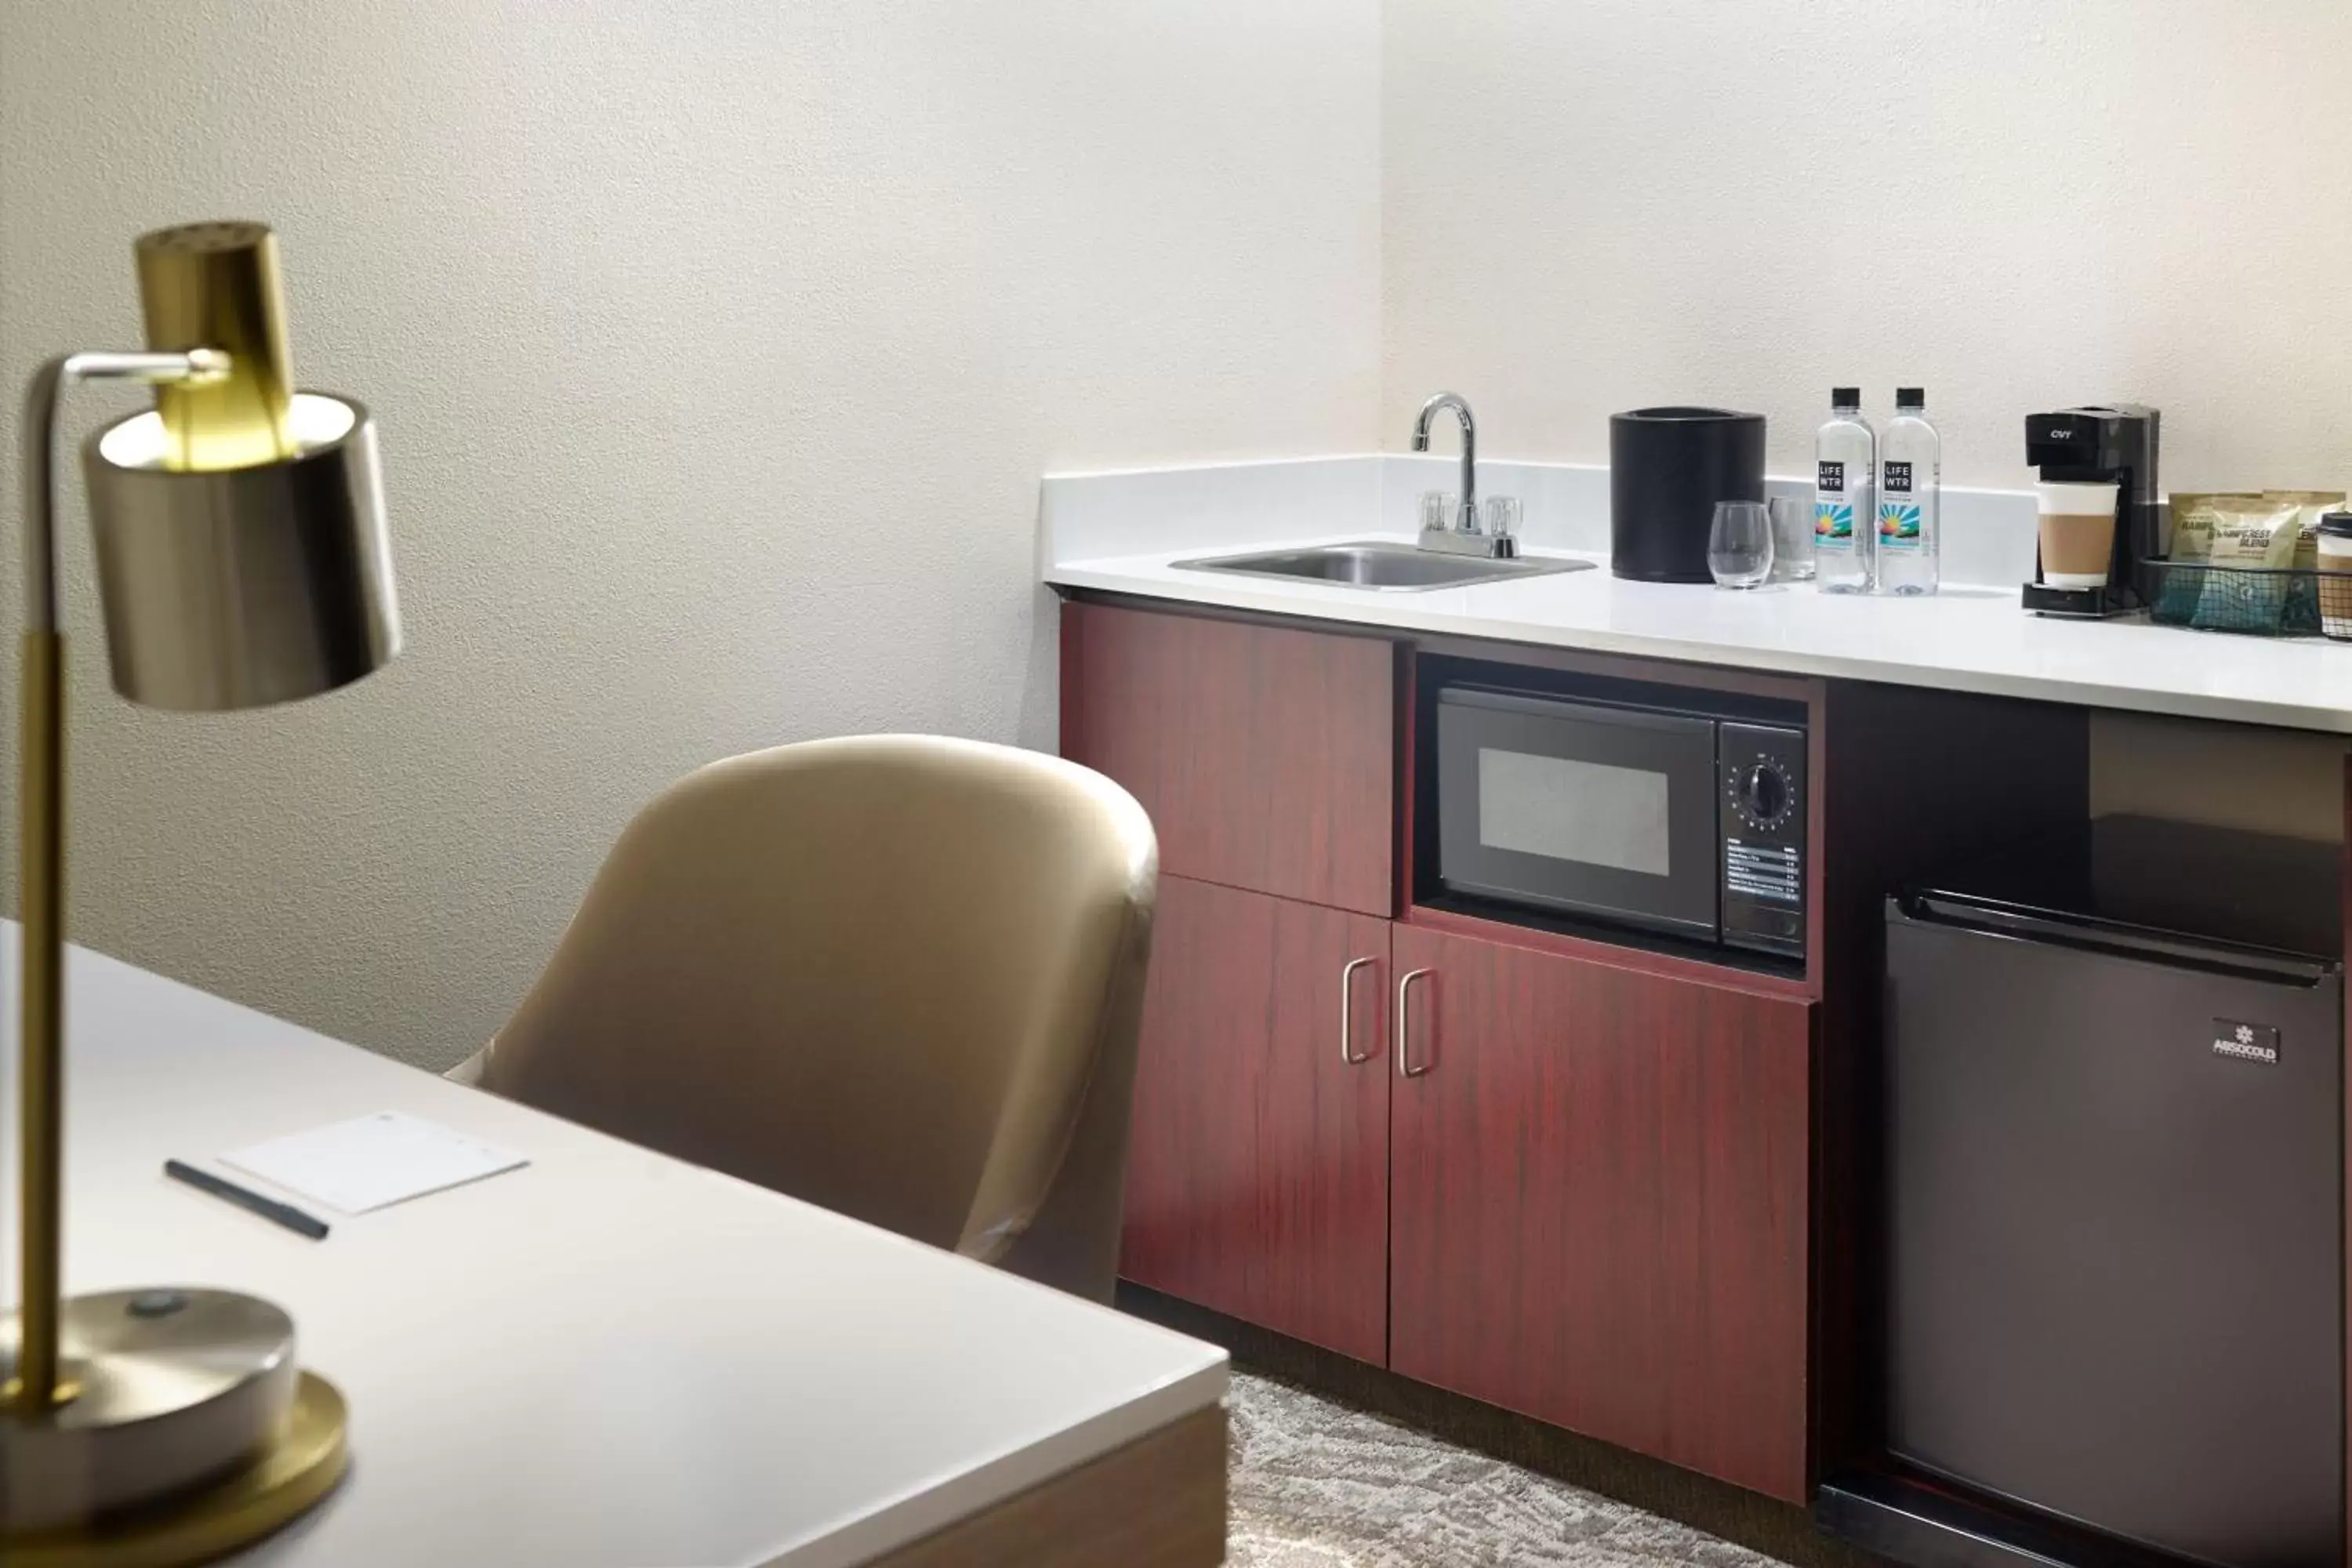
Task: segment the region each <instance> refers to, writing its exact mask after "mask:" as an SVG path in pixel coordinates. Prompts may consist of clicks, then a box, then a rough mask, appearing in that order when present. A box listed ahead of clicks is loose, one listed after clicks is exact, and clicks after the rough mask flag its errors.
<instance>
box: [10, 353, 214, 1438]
mask: <svg viewBox="0 0 2352 1568" xmlns="http://www.w3.org/2000/svg"><path fill="white" fill-rule="evenodd" d="M228 368H229V362H228V356H227V355H226V354H224V353H220V352H219V351H218V350H215V349H191V350H189V351H187V352H185V353H74V354H60V355H59V356H58V357H57V358H55V359H53V360H50V361H49V362H48V363H47V364H44V365H43V366H41V368H40V369H39V370H38V371H37V372H36V373H35V374H34V375H33V379H32V383H31V384H30V386H29V387H28V388H27V389H26V395H25V418H24V431H23V433H24V443H25V452H24V471H25V516H24V528H25V631H24V638H23V644H22V648H21V654H20V658H21V665H22V683H23V691H22V701H23V707H24V718H23V726H24V728H23V733H22V735H21V736H20V738H19V747H20V750H19V757H18V760H19V764H20V774H19V779H18V783H17V803H16V804H17V812H18V832H17V839H16V848H17V854H18V855H19V856H20V857H22V859H23V868H22V873H21V874H22V892H21V895H20V904H19V909H18V915H19V917H20V919H21V920H22V921H23V922H24V945H23V949H22V952H21V956H20V959H19V963H18V966H17V967H18V975H17V984H19V985H20V986H21V987H22V988H23V1002H22V1007H23V1012H22V1026H21V1027H20V1029H19V1031H18V1034H17V1040H16V1049H17V1051H18V1053H19V1055H20V1057H21V1058H22V1059H21V1062H20V1064H19V1071H20V1073H21V1075H22V1089H21V1097H22V1101H23V1103H22V1104H21V1105H20V1106H19V1107H18V1113H19V1116H20V1118H21V1125H22V1131H21V1142H22V1144H23V1150H22V1153H21V1158H22V1161H23V1165H22V1168H21V1173H20V1176H19V1181H18V1185H19V1189H20V1195H21V1202H22V1205H23V1216H22V1222H21V1224H20V1226H19V1235H20V1237H21V1242H22V1247H23V1251H22V1255H21V1258H20V1259H19V1264H18V1272H19V1279H18V1286H19V1289H21V1292H22V1302H21V1305H20V1306H19V1308H18V1315H17V1322H18V1338H17V1350H16V1377H15V1379H14V1380H13V1382H12V1384H10V1390H9V1391H10V1392H12V1393H13V1394H14V1400H13V1403H14V1404H15V1405H16V1409H17V1411H18V1412H19V1413H20V1414H23V1415H26V1416H32V1415H39V1414H41V1413H43V1412H46V1411H47V1410H48V1409H50V1408H51V1407H52V1406H54V1405H60V1404H63V1403H64V1402H66V1401H67V1400H69V1399H71V1398H72V1397H73V1396H74V1394H75V1393H76V1392H77V1390H76V1389H75V1388H74V1387H73V1385H72V1384H68V1383H67V1382H65V1381H64V1380H63V1378H62V1376H61V1369H60V1366H59V1363H58V1308H59V1305H60V1303H61V1302H62V1301H63V1300H64V1298H65V1289H64V1275H63V1263H64V1259H63V1247H62V1245H61V1243H62V1237H63V1234H64V1210H65V1190H64V1189H65V1170H64V1166H65V1027H64V1026H65V837H66V834H65V826H66V825H65V773H66V737H65V711H66V709H65V699H66V693H65V634H64V633H63V632H61V631H60V630H59V629H58V583H57V485H56V464H57V427H58V404H59V402H60V401H61V400H62V398H63V396H64V394H65V389H66V388H67V387H68V386H69V385H71V384H73V383H75V382H77V381H89V380H101V379H112V380H128V381H140V382H146V383H149V384H162V383H173V382H178V383H192V384H205V383H208V382H214V381H218V380H220V379H222V378H223V377H225V376H226V374H228Z"/></svg>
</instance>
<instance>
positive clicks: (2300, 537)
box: [2263, 490, 2344, 632]
mask: <svg viewBox="0 0 2352 1568" xmlns="http://www.w3.org/2000/svg"><path fill="white" fill-rule="evenodd" d="M2263 500H2275V501H2293V502H2294V508H2295V513H2294V555H2293V556H2292V557H2290V558H2289V560H2288V562H2287V564H2288V565H2290V566H2291V567H2293V568H2294V570H2295V571H2297V572H2317V571H2318V570H2319V520H2320V519H2321V518H2323V517H2325V516H2326V515H2327V514H2328V513H2329V512H2331V511H2333V510H2336V508H2337V507H2340V506H2342V505H2343V504H2344V492H2343V491H2342V490H2264V491H2263ZM2280 629H2281V630H2284V631H2290V632H2315V631H2317V630H2319V579H2318V578H2316V577H2297V578H2295V579H2294V581H2292V582H2290V583H2289V584H2287V598H2286V612H2285V615H2284V618H2283V620H2282V621H2281V623H2280Z"/></svg>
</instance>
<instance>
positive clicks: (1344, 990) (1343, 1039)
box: [1339, 958, 1379, 1067]
mask: <svg viewBox="0 0 2352 1568" xmlns="http://www.w3.org/2000/svg"><path fill="white" fill-rule="evenodd" d="M1378 962H1379V960H1377V959H1370V958H1351V959H1349V961H1348V963H1347V965H1346V967H1344V968H1343V969H1341V970H1340V971H1339V1059H1340V1060H1341V1061H1343V1062H1345V1063H1347V1064H1348V1066H1349V1067H1355V1066H1356V1065H1358V1064H1359V1063H1361V1062H1368V1061H1370V1060H1371V1059H1372V1053H1371V1052H1370V1051H1366V1052H1365V1053H1364V1054H1363V1055H1362V1056H1358V1055H1357V1054H1356V1050H1355V1046H1356V1025H1355V1019H1354V1016H1353V1013H1354V1010H1353V1007H1352V1005H1351V1004H1352V1003H1353V1002H1354V1000H1355V984H1354V983H1355V978H1356V971H1358V970H1359V969H1361V968H1363V967H1364V965H1366V964H1367V963H1378Z"/></svg>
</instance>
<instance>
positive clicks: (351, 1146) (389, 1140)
mask: <svg viewBox="0 0 2352 1568" xmlns="http://www.w3.org/2000/svg"><path fill="white" fill-rule="evenodd" d="M221 1159H222V1161H223V1162H224V1163H227V1164H231V1165H234V1166H236V1168H237V1169H238V1170H240V1171H244V1172H247V1173H249V1174H252V1175H256V1176H259V1177H260V1178H261V1179H262V1180H263V1181H265V1182H268V1183H269V1184H271V1185H272V1186H277V1187H283V1188H285V1189H286V1190H287V1191H288V1192H289V1193H299V1194H302V1195H303V1196H304V1197H306V1198H311V1199H314V1200H316V1201H317V1202H319V1203H322V1204H324V1205H327V1206H328V1207H329V1208H331V1209H335V1210H337V1211H339V1212H341V1213H343V1214H366V1213H367V1212H368V1211H369V1210H371V1209H380V1208H383V1207H384V1206H386V1205H391V1204H398V1203H406V1202H407V1201H408V1200H409V1199H410V1198H421V1197H423V1196H424V1195H425V1194H427V1193H437V1192H442V1191H444V1190H446V1189H447V1188H450V1187H457V1186H463V1185H464V1184H466V1183H467V1182H478V1181H480V1180H481V1179H482V1178H483V1177H485V1176H495V1175H498V1174H499V1173H501V1172H505V1171H511V1170H515V1169H517V1168H519V1167H520V1166H523V1165H527V1164H529V1163H530V1161H529V1160H527V1159H525V1158H524V1157H523V1156H522V1155H520V1154H518V1153H516V1152H514V1151H513V1150H511V1149H501V1148H499V1146H498V1145H497V1144H495V1143H485V1142H482V1141H481V1140H480V1139H478V1138H469V1137H467V1135H466V1134H464V1133H462V1132H457V1131H451V1130H450V1129H448V1128H446V1127H444V1126H442V1125H440V1124H439V1123H438V1122H434V1121H425V1119H424V1118H422V1117H417V1116H410V1115H408V1114H406V1113H405V1112H403V1111H398V1110H379V1111H377V1112H376V1113H375V1114H374V1115H373V1116H361V1117H355V1118H353V1119H352V1121H337V1122H333V1123H331V1124H330V1125H328V1126H325V1127H314V1128H312V1129H311V1130H310V1131H308V1132H297V1133H293V1134H292V1135H290V1136H289V1137H285V1138H273V1139H271V1140H270V1141H269V1142H267V1143H256V1144H254V1145H253V1146H252V1147H250V1148H247V1149H234V1150H231V1151H230V1152H228V1153H226V1154H224V1155H222V1156H221Z"/></svg>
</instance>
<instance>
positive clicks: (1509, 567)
mask: <svg viewBox="0 0 2352 1568" xmlns="http://www.w3.org/2000/svg"><path fill="white" fill-rule="evenodd" d="M1171 565H1174V566H1178V567H1181V568H1182V569H1183V570H1185V571H1188V572H1238V573H1244V574H1247V575H1249V576H1253V577H1289V578H1293V579H1295V580H1297V581H1300V582H1307V583H1336V584H1339V585H1340V586H1342V587H1347V588H1370V589H1374V590H1376V591H1378V592H1381V593H1387V594H1418V593H1425V592H1427V591H1428V590H1430V589H1432V588H1461V587H1466V586H1468V585H1469V584H1473V583H1501V582H1507V581H1508V580H1510V579H1511V578H1514V577H1541V576H1545V575H1548V574H1551V573H1555V572H1584V571H1589V570H1590V569H1591V566H1592V563H1591V562H1590V561H1562V560H1559V559H1558V558H1556V557H1551V556H1540V555H1521V556H1515V557H1513V558H1512V559H1510V560H1508V561H1488V560H1485V559H1482V558H1480V557H1478V556H1475V555H1445V554H1441V553H1440V552H1436V551H1433V550H1423V549H1420V548H1419V547H1417V546H1414V545H1411V544H1400V543H1397V542H1394V541H1393V540H1380V539H1368V540H1362V541H1359V542H1355V543H1351V544H1318V545H1317V546H1315V547H1314V548H1313V549H1311V550H1265V551H1255V552H1251V553H1249V554H1246V555H1206V556H1201V557H1199V558H1196V559H1194V560H1191V561H1177V562H1172V563H1171Z"/></svg>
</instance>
